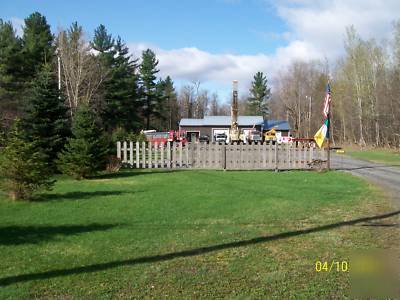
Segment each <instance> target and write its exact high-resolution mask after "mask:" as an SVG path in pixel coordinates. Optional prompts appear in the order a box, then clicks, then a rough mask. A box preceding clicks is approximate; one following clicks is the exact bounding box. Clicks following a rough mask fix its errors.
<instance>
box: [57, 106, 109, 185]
mask: <svg viewBox="0 0 400 300" xmlns="http://www.w3.org/2000/svg"><path fill="white" fill-rule="evenodd" d="M106 155H107V142H106V140H105V139H104V136H103V132H102V130H101V129H100V127H99V126H98V123H97V122H96V115H95V114H94V112H93V111H92V109H91V108H90V107H88V106H86V105H81V106H80V107H79V108H78V110H77V112H76V113H75V115H74V118H73V121H72V137H71V138H69V139H68V143H67V145H66V147H65V150H64V151H62V152H61V153H60V154H59V160H58V166H59V170H60V171H61V172H63V173H65V174H68V175H71V176H73V177H74V178H76V179H83V178H87V177H89V176H91V175H93V174H95V173H96V171H98V170H100V169H101V168H102V167H103V166H104V164H105V159H106Z"/></svg>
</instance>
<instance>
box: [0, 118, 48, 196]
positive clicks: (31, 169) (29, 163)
mask: <svg viewBox="0 0 400 300" xmlns="http://www.w3.org/2000/svg"><path fill="white" fill-rule="evenodd" d="M24 136H25V133H24V132H23V130H22V129H21V128H20V123H19V121H16V122H15V123H14V125H13V128H12V130H11V131H10V133H9V134H8V136H7V140H6V147H5V148H4V149H3V150H2V153H1V156H0V177H3V178H4V181H3V188H4V189H5V190H6V191H7V192H8V194H9V195H10V197H11V198H12V199H13V200H27V199H30V198H31V197H32V196H33V195H34V193H35V192H37V191H38V190H40V189H50V188H51V186H52V185H53V184H54V182H55V181H54V180H50V176H51V171H50V168H49V165H48V163H47V160H48V158H47V156H46V154H44V153H43V152H42V150H41V149H40V147H38V146H37V144H36V142H31V141H27V140H25V138H24Z"/></svg>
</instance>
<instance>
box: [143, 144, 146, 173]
mask: <svg viewBox="0 0 400 300" xmlns="http://www.w3.org/2000/svg"><path fill="white" fill-rule="evenodd" d="M142 168H143V169H146V142H142Z"/></svg>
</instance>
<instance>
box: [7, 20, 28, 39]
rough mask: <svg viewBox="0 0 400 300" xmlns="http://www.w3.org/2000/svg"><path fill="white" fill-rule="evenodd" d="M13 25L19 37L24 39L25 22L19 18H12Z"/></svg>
mask: <svg viewBox="0 0 400 300" xmlns="http://www.w3.org/2000/svg"><path fill="white" fill-rule="evenodd" d="M10 21H11V24H12V25H13V27H14V29H15V31H16V33H17V35H18V36H21V37H22V34H23V27H24V26H25V21H24V20H22V19H19V18H15V17H13V18H10Z"/></svg>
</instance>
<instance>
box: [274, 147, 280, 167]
mask: <svg viewBox="0 0 400 300" xmlns="http://www.w3.org/2000/svg"><path fill="white" fill-rule="evenodd" d="M278 169H279V167H278V142H275V172H278Z"/></svg>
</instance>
